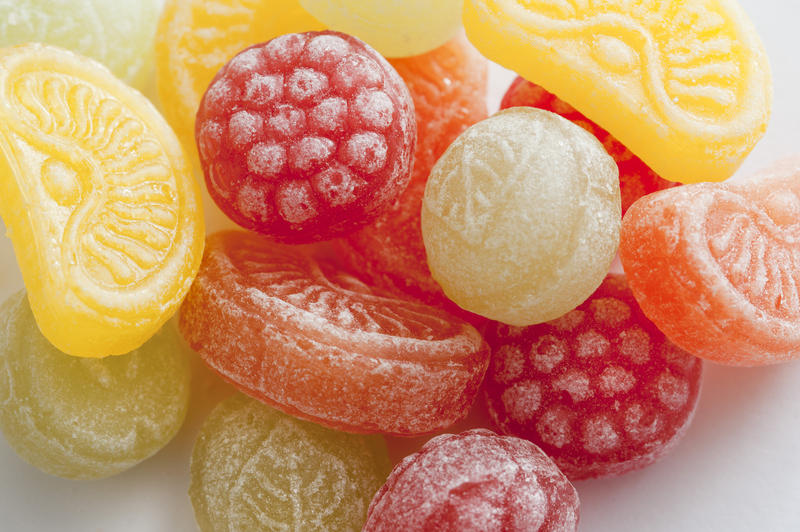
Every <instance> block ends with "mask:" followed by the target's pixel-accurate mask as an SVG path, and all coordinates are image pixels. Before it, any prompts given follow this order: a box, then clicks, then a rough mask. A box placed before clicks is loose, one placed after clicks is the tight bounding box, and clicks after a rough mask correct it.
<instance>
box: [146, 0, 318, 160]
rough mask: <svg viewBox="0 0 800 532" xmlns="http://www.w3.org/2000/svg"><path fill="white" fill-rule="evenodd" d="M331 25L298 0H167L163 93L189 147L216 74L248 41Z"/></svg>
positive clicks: (159, 54) (159, 55)
mask: <svg viewBox="0 0 800 532" xmlns="http://www.w3.org/2000/svg"><path fill="white" fill-rule="evenodd" d="M323 29H325V27H324V26H323V25H322V23H320V22H319V21H318V20H316V19H315V18H314V17H312V16H311V15H309V14H308V13H307V12H306V10H304V9H303V8H302V7H300V3H299V2H298V0H166V2H165V5H164V10H163V12H162V13H161V19H160V21H159V24H158V33H157V37H156V60H157V69H158V98H159V100H160V101H161V107H162V109H163V110H164V116H166V118H167V120H168V121H169V123H170V125H171V126H172V127H173V128H175V132H176V133H177V134H178V138H180V139H181V142H182V143H183V145H184V148H185V149H186V151H187V152H189V153H191V154H196V153H197V146H196V144H195V139H194V124H195V116H196V115H197V108H198V107H199V106H200V99H201V98H202V97H203V93H204V92H205V91H206V89H207V88H208V85H209V84H210V83H211V80H212V79H214V75H216V73H217V72H218V71H219V69H220V68H222V66H223V65H224V64H225V63H227V62H228V61H229V60H230V59H231V58H232V57H233V56H234V55H236V54H237V53H239V52H241V51H242V50H244V49H245V48H247V47H248V46H252V45H254V44H256V43H260V42H265V41H268V40H270V39H273V38H275V37H277V36H279V35H283V34H284V33H294V32H302V31H312V30H323Z"/></svg>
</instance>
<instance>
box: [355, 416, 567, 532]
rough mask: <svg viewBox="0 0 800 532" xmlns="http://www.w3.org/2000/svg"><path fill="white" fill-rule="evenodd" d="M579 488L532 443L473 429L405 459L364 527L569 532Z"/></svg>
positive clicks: (375, 502)
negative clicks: (576, 488)
mask: <svg viewBox="0 0 800 532" xmlns="http://www.w3.org/2000/svg"><path fill="white" fill-rule="evenodd" d="M578 512H579V501H578V493H577V492H576V491H575V488H574V487H573V486H572V484H570V483H569V481H568V480H567V479H566V477H564V475H563V473H561V471H559V470H558V467H556V465H555V464H554V463H553V461H552V460H550V459H549V458H548V457H547V455H545V454H544V453H543V452H542V451H541V449H539V448H538V447H536V445H534V444H532V443H531V442H529V441H525V440H523V439H520V438H514V437H510V436H498V435H497V434H495V433H493V432H491V431H488V430H485V429H475V430H469V431H466V432H462V433H461V434H444V435H442V436H437V437H436V438H434V439H432V440H430V441H429V442H428V443H426V444H425V446H424V447H423V448H422V449H421V450H420V451H419V452H417V453H414V454H412V455H410V456H408V457H406V458H405V459H404V460H403V461H402V462H400V463H399V464H398V465H397V466H396V467H395V468H394V470H393V471H392V473H391V474H390V475H389V479H388V480H387V481H386V484H384V485H383V487H382V488H381V489H380V491H379V492H378V493H377V494H376V495H375V498H374V499H373V500H372V503H371V504H370V506H369V515H368V517H367V523H366V525H365V526H364V531H370V532H372V531H390V530H418V531H454V532H455V531H459V532H462V531H464V532H466V531H475V532H478V531H481V532H500V531H505V532H512V531H519V532H522V531H526V532H537V531H541V532H545V531H548V532H567V531H571V530H572V531H574V530H577V528H578Z"/></svg>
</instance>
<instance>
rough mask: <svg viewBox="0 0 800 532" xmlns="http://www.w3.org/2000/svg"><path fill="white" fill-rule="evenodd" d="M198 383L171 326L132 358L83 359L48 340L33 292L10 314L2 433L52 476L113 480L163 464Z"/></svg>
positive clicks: (3, 322)
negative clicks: (158, 458)
mask: <svg viewBox="0 0 800 532" xmlns="http://www.w3.org/2000/svg"><path fill="white" fill-rule="evenodd" d="M189 381H190V370H189V361H188V357H187V353H186V352H185V351H184V348H183V347H182V346H181V341H180V337H179V336H178V333H177V332H176V331H175V329H174V327H172V326H171V325H167V326H165V327H164V328H163V329H162V330H161V331H159V332H158V333H156V335H155V336H153V337H152V338H151V339H150V340H149V341H148V342H147V343H146V344H144V345H143V346H142V347H140V348H139V349H137V350H135V351H133V352H131V353H128V354H126V355H121V356H117V357H108V358H104V359H95V358H79V357H72V356H69V355H66V354H64V353H62V352H60V351H59V350H58V349H56V348H55V347H53V345H52V344H51V343H50V342H48V341H47V339H46V338H45V337H44V336H42V334H41V333H40V332H39V329H38V328H37V326H36V322H35V321H34V319H33V314H32V313H31V309H30V306H29V305H28V301H27V298H26V297H25V292H24V291H23V292H19V293H17V294H15V295H13V296H11V298H9V299H8V300H7V301H6V302H5V303H4V304H3V306H2V307H0V429H1V430H2V432H3V435H4V436H5V437H6V440H8V443H9V444H10V445H11V447H12V448H13V449H14V450H15V451H16V452H17V454H19V455H20V456H21V457H22V458H23V459H25V461H27V462H28V463H30V464H32V465H34V466H35V467H37V468H39V469H41V470H42V471H44V472H46V473H50V474H51V475H57V476H59V477H64V478H72V479H95V478H103V477H108V476H110V475H114V474H117V473H120V472H122V471H125V470H126V469H129V468H131V467H133V466H134V465H136V464H138V463H139V462H141V461H142V460H145V459H146V458H149V457H150V456H152V455H153V454H155V453H156V452H157V451H158V450H159V449H161V448H162V447H164V446H165V445H166V444H167V442H169V441H170V440H171V439H172V437H173V436H174V435H175V434H176V433H177V432H178V429H180V427H181V425H182V424H183V419H184V417H185V416H186V411H187V409H188V406H189Z"/></svg>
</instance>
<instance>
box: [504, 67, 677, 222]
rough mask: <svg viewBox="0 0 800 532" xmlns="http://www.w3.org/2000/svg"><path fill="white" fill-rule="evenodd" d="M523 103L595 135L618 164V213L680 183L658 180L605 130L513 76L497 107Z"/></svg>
mask: <svg viewBox="0 0 800 532" xmlns="http://www.w3.org/2000/svg"><path fill="white" fill-rule="evenodd" d="M520 105H527V106H530V107H538V108H539V109H544V110H545V111H551V112H553V113H556V114H558V115H560V116H563V117H564V118H566V119H567V120H569V121H570V122H573V123H575V124H577V125H579V126H581V127H582V128H583V129H585V130H586V131H588V132H589V133H591V134H592V135H594V136H595V137H597V139H598V140H599V141H600V142H601V143H602V144H603V147H604V148H605V149H606V151H607V152H608V154H609V155H611V157H613V158H614V161H616V163H617V167H619V190H620V196H621V197H622V215H623V216H624V215H625V211H627V210H628V207H630V206H631V204H632V203H633V202H634V201H636V200H637V199H639V198H641V197H642V196H645V195H647V194H651V193H653V192H655V191H656V190H663V189H665V188H672V187H676V186H678V185H680V183H675V182H674V181H667V180H666V179H661V178H660V177H658V174H656V173H655V172H653V170H651V169H650V167H649V166H647V165H646V164H644V162H642V160H641V159H639V158H638V157H637V156H635V155H634V154H633V153H631V151H630V150H629V149H628V148H626V147H625V146H623V145H622V144H621V143H620V142H619V141H618V140H617V139H615V138H614V137H613V136H612V135H611V134H610V133H609V132H608V131H606V130H605V129H603V128H601V127H600V126H598V125H597V124H595V123H594V122H592V121H591V120H589V119H588V118H586V117H585V116H583V115H582V114H581V113H579V112H578V111H576V110H575V108H574V107H572V106H571V105H569V104H568V103H566V102H564V101H562V100H560V99H559V98H558V97H557V96H555V95H554V94H550V93H549V92H547V91H546V90H544V89H543V88H541V87H540V86H538V85H535V84H533V83H531V82H530V81H526V80H525V79H523V78H521V77H519V76H517V78H516V79H515V80H514V81H513V82H512V83H511V86H510V87H509V88H508V90H507V91H506V93H505V95H504V96H503V100H502V101H501V102H500V109H508V108H509V107H518V106H520Z"/></svg>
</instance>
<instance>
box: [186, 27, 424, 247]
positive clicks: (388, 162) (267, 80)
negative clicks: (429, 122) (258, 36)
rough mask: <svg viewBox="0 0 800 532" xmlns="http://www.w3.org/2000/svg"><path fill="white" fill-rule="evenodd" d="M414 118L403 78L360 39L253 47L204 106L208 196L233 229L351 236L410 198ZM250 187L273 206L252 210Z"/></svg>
mask: <svg viewBox="0 0 800 532" xmlns="http://www.w3.org/2000/svg"><path fill="white" fill-rule="evenodd" d="M413 112H414V104H413V102H412V100H411V97H410V96H409V94H408V89H407V88H406V87H405V85H404V84H403V81H402V80H401V79H400V77H399V76H398V75H397V73H396V72H395V71H394V69H392V67H391V66H390V65H389V64H388V63H387V62H386V61H385V60H384V59H383V58H382V57H381V56H380V55H378V54H377V52H375V51H374V50H372V49H371V48H369V47H368V46H367V45H365V44H364V43H362V42H361V41H359V40H358V39H356V38H354V37H350V36H349V35H344V34H341V33H336V32H321V33H319V32H309V33H303V34H287V35H283V36H280V37H277V38H275V39H273V40H271V41H269V42H267V43H263V44H260V45H255V46H252V47H250V48H248V49H246V50H244V51H243V52H241V53H240V54H239V55H237V56H236V57H234V58H233V59H231V61H230V62H229V63H228V64H227V65H226V66H224V67H223V68H222V69H221V70H220V71H219V73H218V74H217V76H216V77H215V78H214V80H213V81H212V82H211V85H210V86H209V88H208V91H207V92H206V95H205V96H204V98H203V100H202V101H201V103H200V109H199V111H198V114H197V123H196V133H197V145H198V151H199V153H200V162H201V164H202V166H203V170H204V172H205V174H206V183H207V184H208V189H209V193H210V194H211V197H212V198H213V199H214V201H215V202H216V203H217V205H219V207H220V208H221V209H222V210H223V211H224V212H225V213H226V214H228V215H229V216H230V217H231V219H233V220H234V221H235V222H237V223H238V224H240V225H242V226H243V227H246V228H248V229H253V230H255V231H258V232H261V233H264V234H267V235H269V236H270V237H272V238H273V239H276V240H279V241H285V242H291V243H300V242H309V241H315V240H322V239H327V238H332V237H333V236H337V235H339V234H344V233H347V232H350V231H353V230H354V229H356V228H357V227H360V226H362V225H364V224H365V223H367V222H368V221H369V220H370V219H372V218H374V217H375V216H377V215H378V214H379V213H380V211H381V210H382V209H383V208H384V207H386V206H387V204H388V203H389V202H391V201H393V200H394V199H395V198H396V197H397V196H398V195H399V194H400V193H401V192H402V191H403V190H404V189H405V187H406V185H407V183H408V180H409V176H410V171H411V164H412V160H411V156H412V153H413V151H414V145H415V142H416V125H415V122H414V120H413ZM339 183H341V184H342V185H341V190H336V188H337V184H339ZM244 187H250V188H252V189H255V190H260V194H259V196H258V199H259V200H262V201H264V203H263V204H260V203H248V202H247V200H246V197H245V198H242V196H241V194H239V193H238V192H239V191H240V190H241V189H242V188H244ZM235 195H236V196H237V198H238V199H237V201H231V198H232V197H233V196H235Z"/></svg>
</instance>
